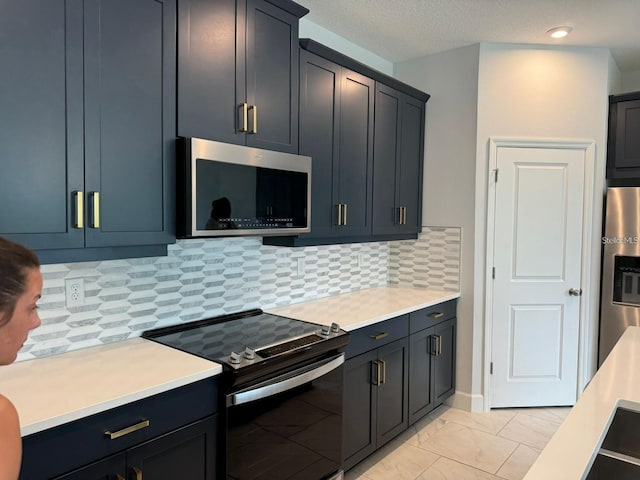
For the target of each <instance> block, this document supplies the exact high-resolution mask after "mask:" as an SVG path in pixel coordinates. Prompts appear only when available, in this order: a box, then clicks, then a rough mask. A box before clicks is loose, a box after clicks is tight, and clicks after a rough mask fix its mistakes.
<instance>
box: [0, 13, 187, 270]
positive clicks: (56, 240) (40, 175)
mask: <svg viewBox="0 0 640 480" xmlns="http://www.w3.org/2000/svg"><path fill="white" fill-rule="evenodd" d="M175 10H176V8H175V0H134V1H132V0H109V1H100V0H84V1H82V0H66V1H64V0H12V1H7V2H2V5H1V6H0V32H1V33H0V36H1V44H2V45H3V48H0V62H1V63H2V65H3V70H4V71H5V72H10V73H9V74H3V75H2V76H0V118H2V119H3V122H2V123H3V128H2V131H1V132H0V158H2V162H3V165H2V170H3V174H2V176H1V177H0V202H1V203H0V204H2V205H3V207H2V214H1V215H0V235H3V236H6V237H8V238H10V239H12V240H14V241H18V242H20V243H23V244H25V245H27V246H29V247H31V248H34V249H37V250H39V251H41V253H42V254H43V256H44V257H45V261H46V259H47V255H50V256H51V258H55V259H57V260H59V261H72V260H75V259H92V258H109V257H111V258H113V257H117V256H120V255H119V254H118V253H117V252H116V251H115V250H113V248H114V247H115V248H116V249H117V248H119V247H127V248H129V247H131V246H149V245H164V249H165V251H166V244H167V243H171V242H172V241H174V240H175V236H174V226H173V223H174V221H173V213H172V212H173V208H172V204H173V183H174V176H173V170H174V168H173V157H174V137H175V106H174V105H175V102H174V99H175V28H176V26H175V25H176V19H175ZM93 247H110V248H111V250H110V251H109V253H107V254H106V256H104V254H105V250H94V249H93ZM73 249H80V250H73ZM91 252H93V253H91ZM137 254H143V252H141V251H140V250H138V251H137ZM92 255H93V256H92ZM101 255H102V257H101ZM122 256H129V255H127V254H124V255H122Z"/></svg>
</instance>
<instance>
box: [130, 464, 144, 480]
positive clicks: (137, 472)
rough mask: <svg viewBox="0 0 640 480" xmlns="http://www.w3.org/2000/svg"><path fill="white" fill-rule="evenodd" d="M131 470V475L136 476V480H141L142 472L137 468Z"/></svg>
mask: <svg viewBox="0 0 640 480" xmlns="http://www.w3.org/2000/svg"><path fill="white" fill-rule="evenodd" d="M131 470H133V473H134V474H135V476H136V480H142V470H140V469H139V468H138V467H131Z"/></svg>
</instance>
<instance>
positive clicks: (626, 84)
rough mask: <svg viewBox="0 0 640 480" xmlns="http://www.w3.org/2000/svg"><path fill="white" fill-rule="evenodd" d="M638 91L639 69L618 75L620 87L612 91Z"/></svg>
mask: <svg viewBox="0 0 640 480" xmlns="http://www.w3.org/2000/svg"><path fill="white" fill-rule="evenodd" d="M638 91H640V70H636V71H634V72H624V73H622V74H621V76H620V89H619V90H618V91H616V92H613V93H628V92H638Z"/></svg>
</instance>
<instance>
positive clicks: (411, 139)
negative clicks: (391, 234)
mask: <svg viewBox="0 0 640 480" xmlns="http://www.w3.org/2000/svg"><path fill="white" fill-rule="evenodd" d="M401 112H402V121H401V125H402V127H401V132H400V137H399V138H400V153H399V156H398V161H397V164H396V175H397V179H398V181H397V205H398V206H399V207H400V208H402V209H403V212H404V213H403V221H402V224H401V225H400V226H399V232H400V233H418V232H420V231H421V230H422V182H423V180H422V170H423V162H424V112H425V104H424V102H421V101H420V100H416V99H415V98H411V97H409V96H408V95H403V96H402V109H401Z"/></svg>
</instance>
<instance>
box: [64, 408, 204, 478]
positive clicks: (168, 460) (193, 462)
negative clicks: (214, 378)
mask: <svg viewBox="0 0 640 480" xmlns="http://www.w3.org/2000/svg"><path fill="white" fill-rule="evenodd" d="M215 428H216V416H215V415H214V416H211V417H209V418H206V419H204V420H200V421H198V422H196V423H193V424H191V425H188V426H186V427H183V428H180V429H178V430H176V431H173V432H170V433H167V434H165V435H162V436H160V437H158V438H154V439H153V440H149V441H148V442H145V443H142V444H141V445H138V446H136V447H133V448H130V449H128V450H127V451H126V452H123V453H120V454H117V455H112V456H110V457H107V458H105V459H103V460H99V461H97V462H94V463H92V464H90V465H87V466H85V467H81V468H79V469H77V470H74V471H73V472H71V473H68V474H65V475H62V476H59V477H56V480H107V479H108V480H120V479H126V478H136V479H137V478H144V479H145V480H164V479H169V478H188V479H189V480H213V479H215V478H216V476H215V464H216V462H215V452H216V442H215V436H214V432H215Z"/></svg>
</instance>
